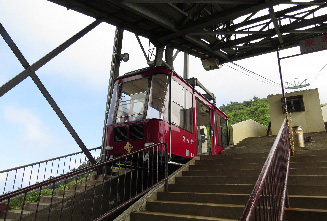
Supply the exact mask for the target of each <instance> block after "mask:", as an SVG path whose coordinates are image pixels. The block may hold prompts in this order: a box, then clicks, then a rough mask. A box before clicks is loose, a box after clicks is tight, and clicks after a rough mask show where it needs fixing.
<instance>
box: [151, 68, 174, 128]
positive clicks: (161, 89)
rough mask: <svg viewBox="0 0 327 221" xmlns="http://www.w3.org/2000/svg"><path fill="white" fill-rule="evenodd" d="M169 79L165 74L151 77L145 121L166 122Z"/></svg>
mask: <svg viewBox="0 0 327 221" xmlns="http://www.w3.org/2000/svg"><path fill="white" fill-rule="evenodd" d="M168 102H169V77H168V75H165V74H157V75H153V76H152V81H151V90H150V96H149V107H148V115H147V119H161V120H164V121H166V122H168Z"/></svg>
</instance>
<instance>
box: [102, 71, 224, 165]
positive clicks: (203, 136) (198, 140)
mask: <svg viewBox="0 0 327 221" xmlns="http://www.w3.org/2000/svg"><path fill="white" fill-rule="evenodd" d="M187 81H188V82H187ZM196 85H198V86H202V85H201V84H200V83H198V82H197V80H196V79H194V78H193V79H190V80H183V79H182V78H181V77H180V76H178V75H177V74H176V73H175V72H174V71H172V70H171V69H168V68H167V67H155V68H147V69H141V70H138V71H134V72H131V73H128V74H125V75H124V76H121V77H119V78H117V79H116V80H115V82H114V88H113V94H112V99H111V105H110V111H109V118H108V124H107V128H106V134H107V135H106V147H105V150H106V159H110V158H113V157H115V156H117V155H120V154H125V153H129V152H132V151H136V150H139V149H141V148H144V147H146V146H149V145H152V144H155V143H160V142H165V143H166V144H167V147H168V152H169V155H170V160H171V161H174V162H185V161H187V160H189V159H190V158H193V157H194V156H196V155H199V154H219V153H220V152H221V151H222V149H223V148H224V147H225V146H227V144H228V130H227V116H226V115H225V114H224V113H223V112H222V111H220V110H219V109H218V108H217V107H216V106H215V105H214V104H213V103H211V102H210V101H209V99H212V100H214V99H215V98H214V96H213V95H212V94H211V93H210V92H208V91H207V90H206V89H205V88H204V87H203V86H202V89H203V90H205V91H206V92H207V94H204V95H202V94H200V93H199V92H198V91H196V90H195V86H196Z"/></svg>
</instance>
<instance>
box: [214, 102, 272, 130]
mask: <svg viewBox="0 0 327 221" xmlns="http://www.w3.org/2000/svg"><path fill="white" fill-rule="evenodd" d="M219 109H220V110H222V111H223V112H224V113H225V114H227V116H228V126H230V125H233V124H236V123H238V122H241V121H244V120H249V119H252V120H255V121H257V122H258V123H260V124H263V125H266V126H268V124H269V122H270V114H269V105H268V99H267V98H262V99H259V98H257V97H253V99H252V100H250V101H244V102H242V103H239V102H231V103H230V104H227V105H223V106H221V107H219Z"/></svg>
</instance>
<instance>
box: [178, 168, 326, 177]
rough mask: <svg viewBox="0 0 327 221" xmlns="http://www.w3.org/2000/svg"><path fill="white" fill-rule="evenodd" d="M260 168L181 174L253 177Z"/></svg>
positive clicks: (199, 171) (185, 173)
mask: <svg viewBox="0 0 327 221" xmlns="http://www.w3.org/2000/svg"><path fill="white" fill-rule="evenodd" d="M326 171H327V170H326ZM259 174H260V170H254V169H252V170H250V169H249V170H248V169H242V170H228V169H226V168H224V169H222V170H221V169H217V170H210V171H207V170H191V171H183V173H182V175H183V176H239V177H242V176H253V177H259Z"/></svg>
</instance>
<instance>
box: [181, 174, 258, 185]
mask: <svg viewBox="0 0 327 221" xmlns="http://www.w3.org/2000/svg"><path fill="white" fill-rule="evenodd" d="M256 181H257V177H255V176H252V177H246V176H241V177H237V176H197V177H192V176H182V177H176V184H185V185H187V184H194V185H198V184H253V183H255V182H256Z"/></svg>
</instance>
